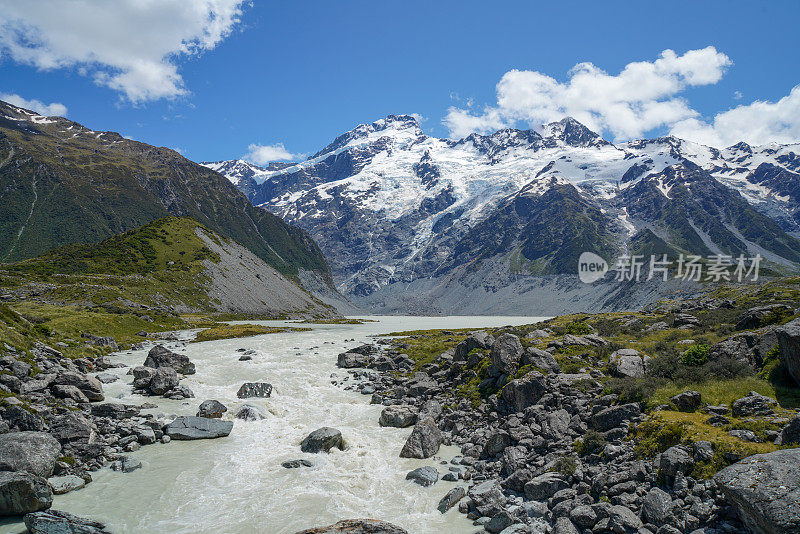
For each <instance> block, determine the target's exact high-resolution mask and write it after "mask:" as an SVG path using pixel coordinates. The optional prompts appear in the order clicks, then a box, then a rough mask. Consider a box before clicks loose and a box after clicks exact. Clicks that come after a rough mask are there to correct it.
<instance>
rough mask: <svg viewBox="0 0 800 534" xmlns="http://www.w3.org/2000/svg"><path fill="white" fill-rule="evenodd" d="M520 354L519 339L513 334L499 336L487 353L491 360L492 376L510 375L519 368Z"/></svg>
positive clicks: (520, 344) (521, 350) (520, 345)
mask: <svg viewBox="0 0 800 534" xmlns="http://www.w3.org/2000/svg"><path fill="white" fill-rule="evenodd" d="M522 352H523V349H522V343H521V342H520V340H519V337H517V336H515V335H514V334H500V337H498V338H497V341H495V342H494V344H493V345H492V350H491V352H490V353H489V357H490V358H491V359H492V367H491V369H490V373H491V374H493V375H494V376H499V375H508V374H511V373H512V372H513V371H515V370H516V369H517V367H519V360H520V358H521V357H522Z"/></svg>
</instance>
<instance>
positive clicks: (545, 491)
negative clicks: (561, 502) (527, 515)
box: [525, 473, 569, 501]
mask: <svg viewBox="0 0 800 534" xmlns="http://www.w3.org/2000/svg"><path fill="white" fill-rule="evenodd" d="M568 486H569V484H567V482H566V481H565V480H564V477H562V476H561V475H559V474H558V473H544V474H543V475H539V476H538V477H535V478H533V479H531V480H529V481H528V482H527V483H526V484H525V497H527V498H528V499H530V500H532V501H546V500H547V499H549V498H550V497H552V496H553V495H555V494H556V492H558V491H560V490H562V489H565V488H567V487H568Z"/></svg>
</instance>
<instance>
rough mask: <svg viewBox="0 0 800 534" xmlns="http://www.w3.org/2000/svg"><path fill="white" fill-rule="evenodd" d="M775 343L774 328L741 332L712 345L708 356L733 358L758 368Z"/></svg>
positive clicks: (712, 357)
mask: <svg viewBox="0 0 800 534" xmlns="http://www.w3.org/2000/svg"><path fill="white" fill-rule="evenodd" d="M777 344H778V334H777V332H776V331H775V330H774V329H767V330H765V331H758V332H741V333H739V334H734V335H732V336H731V337H729V338H728V339H724V340H722V341H720V342H719V343H716V344H714V345H712V346H711V350H710V351H709V358H710V359H712V360H720V359H726V360H735V361H739V362H742V363H745V364H748V365H750V366H751V367H753V368H754V369H760V368H761V366H762V365H764V358H765V357H766V356H767V353H768V352H769V351H771V350H772V349H773V348H774V347H775V346H776V345H777Z"/></svg>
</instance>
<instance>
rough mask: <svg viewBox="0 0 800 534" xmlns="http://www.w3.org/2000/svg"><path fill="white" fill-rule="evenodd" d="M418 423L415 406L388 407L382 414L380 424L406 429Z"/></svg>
mask: <svg viewBox="0 0 800 534" xmlns="http://www.w3.org/2000/svg"><path fill="white" fill-rule="evenodd" d="M416 422H417V413H416V409H415V408H414V407H413V406H387V407H386V408H384V409H383V411H382V412H381V417H380V419H379V420H378V424H379V425H381V426H390V427H395V428H405V427H408V426H411V425H413V424H414V423H416Z"/></svg>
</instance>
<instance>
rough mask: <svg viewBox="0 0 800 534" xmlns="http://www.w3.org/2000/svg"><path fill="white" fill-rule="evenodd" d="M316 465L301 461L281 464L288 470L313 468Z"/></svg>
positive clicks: (308, 461) (288, 461)
mask: <svg viewBox="0 0 800 534" xmlns="http://www.w3.org/2000/svg"><path fill="white" fill-rule="evenodd" d="M313 466H314V463H313V462H312V461H310V460H305V459H300V460H287V461H285V462H282V463H281V467H285V468H286V469H299V468H301V467H313Z"/></svg>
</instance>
